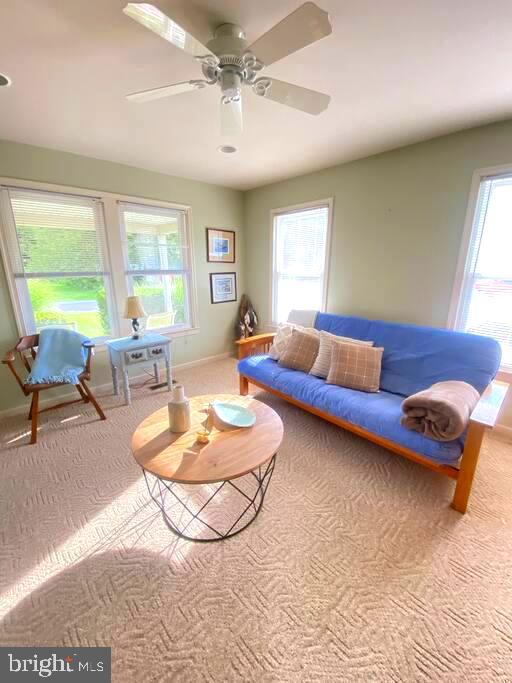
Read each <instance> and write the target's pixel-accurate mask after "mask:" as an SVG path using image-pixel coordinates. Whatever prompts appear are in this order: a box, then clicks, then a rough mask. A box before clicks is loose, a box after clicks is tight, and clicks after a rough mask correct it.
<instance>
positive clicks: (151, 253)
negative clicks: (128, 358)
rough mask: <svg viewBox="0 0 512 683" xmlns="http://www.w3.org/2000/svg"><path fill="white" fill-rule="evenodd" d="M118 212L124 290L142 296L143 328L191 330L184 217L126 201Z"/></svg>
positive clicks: (169, 210) (186, 232) (186, 229)
mask: <svg viewBox="0 0 512 683" xmlns="http://www.w3.org/2000/svg"><path fill="white" fill-rule="evenodd" d="M120 212H121V218H122V221H121V222H122V225H123V228H124V247H125V249H124V252H125V259H126V275H127V278H128V289H129V291H130V293H133V294H135V295H137V296H140V297H141V300H142V304H143V306H144V309H145V311H146V313H147V314H148V317H147V321H146V327H147V328H148V329H158V328H162V327H175V328H180V327H182V328H183V327H192V320H191V306H190V289H191V283H190V278H191V269H190V255H189V248H188V243H189V240H188V226H187V221H186V214H185V212H184V211H179V210H175V209H165V208H160V207H152V206H145V205H141V204H128V203H125V202H121V203H120Z"/></svg>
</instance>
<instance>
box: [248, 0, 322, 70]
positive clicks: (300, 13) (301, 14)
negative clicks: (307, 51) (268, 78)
mask: <svg viewBox="0 0 512 683" xmlns="http://www.w3.org/2000/svg"><path fill="white" fill-rule="evenodd" d="M331 32H332V26H331V23H330V21H329V15H328V14H327V12H324V10H322V9H320V8H319V7H317V6H316V5H315V3H314V2H305V3H304V4H303V5H301V6H300V7H298V8H297V9H296V10H295V11H294V12H292V13H291V14H289V15H288V16H287V17H285V18H284V19H283V20H282V21H280V22H279V23H278V24H276V25H275V26H274V27H273V28H271V29H270V30H269V31H267V32H266V33H264V34H263V35H262V36H261V37H260V38H258V40H256V41H255V42H254V43H253V44H252V45H250V46H249V48H248V51H249V52H251V53H252V54H253V55H254V56H255V57H257V58H258V59H259V60H260V61H261V62H263V64H265V65H266V66H268V65H269V64H273V63H274V62H277V61H278V60H279V59H282V58H283V57H286V56H287V55H291V54H292V52H296V51H297V50H301V49H302V48H303V47H306V45H310V44H311V43H314V42H315V41H317V40H320V38H324V37H325V36H328V35H329V34H330V33H331Z"/></svg>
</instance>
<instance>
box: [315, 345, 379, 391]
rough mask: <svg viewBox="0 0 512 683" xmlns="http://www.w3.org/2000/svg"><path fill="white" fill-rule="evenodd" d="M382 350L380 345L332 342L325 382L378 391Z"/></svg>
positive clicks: (360, 389)
mask: <svg viewBox="0 0 512 683" xmlns="http://www.w3.org/2000/svg"><path fill="white" fill-rule="evenodd" d="M383 352H384V349H383V348H381V347H378V348H374V347H372V346H362V345H361V344H346V343H345V342H333V345H332V358H331V369H330V370H329V374H328V376H327V383H328V384H337V385H338V386H340V387H347V388H349V389H358V390H359V391H368V392H376V391H378V390H379V385H380V371H381V364H382V354H383Z"/></svg>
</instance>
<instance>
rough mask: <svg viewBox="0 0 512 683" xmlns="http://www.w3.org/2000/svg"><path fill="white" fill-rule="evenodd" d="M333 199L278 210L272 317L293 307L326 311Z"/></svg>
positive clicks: (283, 315) (275, 216)
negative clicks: (331, 200)
mask: <svg viewBox="0 0 512 683" xmlns="http://www.w3.org/2000/svg"><path fill="white" fill-rule="evenodd" d="M330 212H331V202H330V201H325V202H322V203H319V204H316V205H309V206H307V207H300V208H290V209H283V210H278V211H274V212H273V213H272V216H273V220H272V223H273V277H272V320H273V322H274V323H281V322H285V321H286V320H287V319H288V314H289V312H290V311H291V310H292V309H311V310H324V309H325V299H326V291H327V272H326V271H327V259H328V243H329V232H330V231H329V226H330Z"/></svg>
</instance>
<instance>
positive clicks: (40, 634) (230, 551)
mask: <svg viewBox="0 0 512 683" xmlns="http://www.w3.org/2000/svg"><path fill="white" fill-rule="evenodd" d="M178 378H179V379H180V380H181V381H183V382H184V383H185V385H186V388H187V391H188V393H189V395H197V394H201V393H208V392H213V391H216V390H219V391H220V390H221V391H232V392H234V393H236V387H237V379H236V374H235V364H234V361H233V360H231V359H228V360H225V361H222V362H219V363H216V364H214V365H211V366H203V367H197V368H194V369H191V370H187V371H183V372H180V373H178ZM133 394H134V401H133V404H132V406H130V407H125V406H124V405H121V403H120V402H119V401H117V399H114V398H113V397H112V396H104V397H103V399H102V402H103V404H104V406H105V408H107V409H108V421H107V422H99V421H97V420H96V419H95V415H94V413H93V411H92V410H90V409H86V410H83V407H79V409H78V410H77V409H76V407H73V406H71V407H67V408H65V409H63V410H61V411H59V412H57V413H53V414H52V413H49V414H45V416H44V417H43V418H42V429H41V432H40V444H39V445H38V446H36V447H33V446H27V445H26V442H27V438H26V437H23V438H19V437H20V436H21V435H22V434H24V432H26V430H27V426H28V423H27V421H26V420H24V419H22V418H21V417H17V418H13V419H10V420H8V421H4V424H3V425H2V435H1V439H2V452H1V458H0V462H1V474H2V477H1V484H0V486H1V488H0V500H1V508H2V509H1V520H2V521H1V529H0V561H1V567H0V581H1V591H2V596H1V616H2V619H3V621H2V625H1V626H0V644H2V645H14V644H16V645H36V644H37V645H60V644H63V645H70V646H79V645H111V646H112V648H113V674H114V675H113V680H114V681H120V682H123V683H124V682H131V681H136V682H139V681H236V680H245V681H253V680H254V681H317V680H322V681H328V680H343V681H379V682H381V681H432V680H434V681H463V680H464V681H475V682H476V681H478V682H479V683H480V682H481V681H494V680H498V681H506V680H507V681H508V680H512V656H511V655H512V532H511V529H512V499H511V491H512V445H510V444H506V443H505V442H501V441H499V440H497V439H492V440H490V439H489V440H487V442H486V444H485V450H484V453H483V457H482V459H481V465H480V468H479V471H478V473H477V480H476V485H475V488H474V493H473V497H472V500H471V503H470V508H469V511H468V513H467V514H466V515H465V516H461V515H459V514H458V513H457V512H455V511H453V510H452V509H451V508H450V507H448V503H449V501H450V497H451V493H452V488H453V484H452V482H450V481H449V480H447V479H446V480H445V479H444V478H442V477H440V476H438V475H436V474H434V473H431V472H429V471H427V470H424V469H423V468H421V467H419V466H417V465H414V464H413V463H409V462H407V461H406V460H403V459H402V458H399V457H398V456H394V455H392V454H389V453H387V452H386V451H384V450H382V449H380V448H379V447H377V446H373V445H371V444H368V443H366V442H365V441H362V440H360V439H359V438H357V437H355V436H352V435H350V434H348V433H345V432H343V431H341V430H340V429H337V428H335V427H333V426H330V425H328V424H326V423H324V422H322V421H321V420H319V419H317V418H315V417H313V416H311V415H307V414H305V413H303V412H301V411H300V410H298V409H296V408H294V407H292V406H289V405H287V404H285V403H283V402H282V401H280V400H279V399H277V398H274V397H271V396H270V395H268V394H264V393H260V394H259V397H261V399H262V400H264V401H265V402H266V403H268V404H269V405H271V406H272V407H274V408H275V410H277V411H278V413H279V414H280V415H281V416H282V418H283V421H284V425H285V439H284V443H283V447H282V449H281V451H280V453H279V456H278V459H277V464H276V469H275V472H274V478H273V480H272V482H271V484H270V488H269V492H268V495H267V498H266V501H265V505H264V508H263V510H262V512H261V514H260V516H259V517H258V519H257V520H256V521H255V522H254V524H253V525H252V526H250V527H249V528H248V529H246V530H245V531H244V532H242V533H241V534H240V535H238V536H236V537H234V538H232V539H229V540H227V541H224V542H221V543H216V544H206V545H205V544H193V543H190V542H186V541H181V540H177V539H176V537H174V536H173V535H172V533H171V532H170V531H169V530H168V528H167V527H166V526H165V524H164V522H163V521H162V518H161V517H160V515H159V513H158V511H157V509H156V508H155V506H154V503H153V502H152V501H150V500H149V499H148V494H147V491H146V488H145V484H144V480H143V478H142V477H141V472H140V470H139V469H138V468H137V467H136V466H135V464H134V462H133V461H132V457H131V454H130V448H129V444H130V437H131V433H132V431H133V430H134V428H135V426H136V425H137V424H138V422H139V421H141V420H142V419H143V418H144V417H145V416H147V415H148V414H149V413H151V412H152V411H153V410H155V409H156V408H157V407H160V406H162V405H164V404H165V402H166V400H167V396H168V395H167V394H166V393H165V392H164V391H160V392H158V393H156V394H155V393H153V392H150V391H149V390H148V388H147V386H146V387H140V388H136V389H134V392H133Z"/></svg>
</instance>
